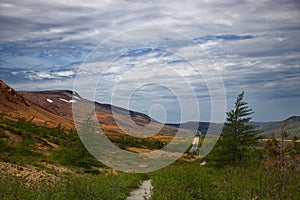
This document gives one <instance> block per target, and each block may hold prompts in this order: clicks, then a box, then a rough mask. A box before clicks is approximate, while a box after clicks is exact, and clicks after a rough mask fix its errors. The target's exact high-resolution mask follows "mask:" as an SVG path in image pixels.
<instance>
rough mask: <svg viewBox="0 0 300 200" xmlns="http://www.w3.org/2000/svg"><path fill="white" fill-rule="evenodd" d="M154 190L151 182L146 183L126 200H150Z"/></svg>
mask: <svg viewBox="0 0 300 200" xmlns="http://www.w3.org/2000/svg"><path fill="white" fill-rule="evenodd" d="M152 188H153V187H152V184H151V180H147V181H144V182H143V183H142V185H141V186H140V187H139V188H138V189H136V190H133V191H132V192H131V193H130V196H129V197H127V199H126V200H145V199H147V200H150V199H151V196H152Z"/></svg>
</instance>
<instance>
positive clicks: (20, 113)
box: [0, 80, 74, 129]
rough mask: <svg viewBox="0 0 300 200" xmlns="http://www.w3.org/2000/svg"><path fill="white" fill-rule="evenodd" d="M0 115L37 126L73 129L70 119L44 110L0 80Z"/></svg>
mask: <svg viewBox="0 0 300 200" xmlns="http://www.w3.org/2000/svg"><path fill="white" fill-rule="evenodd" d="M0 114H1V115H3V116H5V117H7V118H9V119H18V118H25V119H27V120H32V121H33V122H34V123H35V124H37V125H41V126H42V125H47V126H49V127H55V126H58V124H59V123H61V124H63V125H64V127H65V128H69V129H70V128H74V123H73V121H72V119H69V118H65V117H63V116H60V115H56V114H55V113H52V112H50V111H49V110H45V109H43V108H42V107H40V106H39V105H37V104H35V103H34V102H33V101H31V100H30V99H27V98H26V97H24V96H23V95H22V94H21V93H19V92H17V91H15V90H14V89H13V88H11V87H10V86H8V85H6V84H5V83H4V82H3V81H1V80H0Z"/></svg>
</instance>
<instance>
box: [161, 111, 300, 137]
mask: <svg viewBox="0 0 300 200" xmlns="http://www.w3.org/2000/svg"><path fill="white" fill-rule="evenodd" d="M283 123H286V127H285V130H286V131H287V133H288V134H289V137H288V138H292V137H294V136H297V137H298V138H300V116H292V117H289V118H287V119H285V120H282V121H276V122H256V121H251V122H249V124H253V125H256V126H257V129H261V130H263V131H264V132H263V133H262V135H263V136H265V137H270V136H271V135H272V133H279V131H280V129H281V126H282V125H283ZM167 125H169V126H174V127H177V128H178V127H180V128H183V129H188V130H196V129H197V130H199V131H200V132H201V133H203V134H207V132H208V128H209V126H211V127H210V131H219V130H220V128H221V127H222V124H220V123H210V122H193V121H192V122H186V123H182V124H180V123H174V124H171V123H170V124H167ZM196 127H198V128H196Z"/></svg>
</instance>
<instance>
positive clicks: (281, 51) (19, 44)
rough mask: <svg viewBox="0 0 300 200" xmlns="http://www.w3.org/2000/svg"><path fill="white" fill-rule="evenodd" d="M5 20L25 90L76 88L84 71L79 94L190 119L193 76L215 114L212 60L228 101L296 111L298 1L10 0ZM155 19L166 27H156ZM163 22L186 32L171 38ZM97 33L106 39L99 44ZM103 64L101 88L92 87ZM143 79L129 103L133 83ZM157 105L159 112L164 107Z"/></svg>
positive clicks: (12, 63)
mask: <svg viewBox="0 0 300 200" xmlns="http://www.w3.org/2000/svg"><path fill="white" fill-rule="evenodd" d="M0 24H1V30H0V34H1V38H0V79H3V80H4V81H6V82H7V83H9V84H11V85H12V86H14V87H16V88H17V89H20V90H43V89H54V88H55V89H57V88H62V89H72V88H73V84H74V80H75V77H76V75H77V73H78V72H79V73H80V74H81V75H82V76H85V77H87V78H86V81H85V82H84V83H82V86H83V87H85V88H87V89H86V90H84V91H80V93H81V95H82V96H85V97H87V98H90V99H93V98H96V100H98V101H101V102H106V103H110V102H111V95H112V93H113V92H114V93H113V94H115V99H114V103H116V104H117V105H119V106H124V107H131V108H132V109H136V110H140V111H142V112H145V113H148V112H150V111H151V109H150V108H151V105H154V104H161V105H162V106H164V107H165V111H166V113H167V115H168V117H167V120H168V121H178V120H185V121H186V120H193V119H194V117H193V116H194V113H193V108H192V107H191V111H190V116H185V117H184V118H183V119H180V111H179V110H178V99H177V97H178V96H179V97H182V98H184V99H185V100H186V102H187V104H188V102H189V101H192V97H191V94H190V93H189V92H188V91H189V90H187V89H186V88H184V87H183V85H184V83H189V84H190V87H191V88H192V89H193V91H194V92H195V95H196V96H197V98H198V101H199V102H198V103H199V109H200V110H201V119H203V120H206V121H209V120H210V117H211V114H210V97H211V96H210V91H209V88H208V86H207V83H208V82H209V83H210V84H213V81H214V79H215V78H216V75H215V74H213V72H212V71H211V70H212V69H211V68H209V67H207V66H208V64H209V63H214V65H215V68H216V69H217V70H218V71H219V73H220V75H221V76H222V78H223V81H224V85H225V89H226V95H227V102H228V107H227V109H229V108H230V107H232V102H233V101H234V98H235V96H236V95H237V94H238V93H239V92H241V91H243V90H245V91H246V99H247V101H248V102H249V103H250V106H251V107H252V108H253V110H254V111H255V112H256V114H255V118H254V120H281V119H283V118H285V117H288V116H289V115H299V114H300V106H298V105H296V103H295V102H299V100H300V89H299V88H300V84H299V83H300V66H299V63H300V62H299V61H300V38H299V35H300V6H299V3H298V2H297V1H284V2H283V1H271V0H266V1H251V0H250V1H237V0H228V1H220V0H214V1H187V2H184V3H183V2H181V1H151V2H150V1H149V2H145V1H139V0H127V1H110V0H107V1H94V0H93V1H83V0H74V1H58V0H57V1H56V0H54V1H48V2H45V1H36V0H22V1H21V0H15V1H13V2H12V1H6V0H4V1H2V2H1V3H0ZM151 27H156V28H162V31H161V32H160V31H158V29H157V31H155V32H153V31H152V32H151ZM143 28H144V29H143ZM134 30H138V31H137V32H134ZM164 30H169V31H170V32H174V34H175V35H176V34H179V35H181V36H182V37H178V38H176V36H172V37H171V36H170V37H167V36H166V35H164V32H165V31H164ZM133 33H138V34H137V35H135V34H133ZM149 38H152V39H153V38H154V39H155V40H153V41H154V42H153V41H152V42H150V41H149ZM182 38H189V39H190V41H193V42H187V41H184V40H182ZM107 41H109V42H107ZM101 42H104V43H105V44H106V46H103V45H102V46H101V45H100V46H98V48H96V47H97V45H99V44H100V43H101ZM199 46H200V47H201V48H202V49H203V51H202V52H199V51H198V50H197V49H198V48H199ZM166 49H167V50H166ZM206 53H207V54H206ZM89 55H92V57H88V59H87V60H85V59H86V58H87V56H89ZM93 56H94V57H93ZM187 58H188V60H187ZM84 61H85V62H84ZM82 62H84V64H82ZM191 63H193V64H195V65H197V66H192V65H191ZM206 64H207V65H206ZM80 67H81V69H80V70H79V68H80ZM195 67H196V68H197V69H200V72H199V71H197V70H196V69H195ZM100 72H104V73H101V75H102V77H101V80H102V82H101V84H100V85H99V87H98V89H97V90H96V94H95V92H94V91H92V90H90V89H89V88H91V86H92V85H93V84H94V83H95V80H98V79H99V73H100ZM209 73H211V74H212V75H211V76H210V77H209V78H208V77H202V76H201V75H203V76H205V75H206V74H209ZM208 79H209V80H208ZM207 81H208V82H207ZM150 82H153V83H160V84H149V83H150ZM142 83H145V85H144V86H143V87H141V88H136V91H135V93H132V99H131V101H130V102H128V101H127V100H126V98H127V96H126V95H128V91H129V89H130V88H134V87H137V86H140V84H142ZM161 83H165V86H168V85H169V86H170V87H172V88H176V89H177V90H176V92H177V93H178V94H176V95H175V94H172V91H170V90H168V88H167V87H164V86H163V85H162V84H161ZM116 91H117V92H116ZM151 112H152V114H153V116H155V117H158V119H159V116H160V114H161V115H163V113H162V111H161V113H160V111H158V110H157V109H152V111H151ZM162 118H163V117H162ZM161 120H162V119H161Z"/></svg>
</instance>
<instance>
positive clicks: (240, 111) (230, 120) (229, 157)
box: [213, 92, 261, 165]
mask: <svg viewBox="0 0 300 200" xmlns="http://www.w3.org/2000/svg"><path fill="white" fill-rule="evenodd" d="M243 98H244V92H242V93H241V94H239V95H238V96H237V98H236V101H235V105H234V109H232V110H230V111H229V112H227V113H226V114H227V121H226V123H225V125H224V128H223V132H222V136H221V137H220V140H219V141H218V143H217V146H216V150H215V153H213V156H214V160H215V161H216V164H217V165H224V164H225V165H226V164H232V165H236V164H239V163H240V161H242V160H243V159H245V158H246V157H247V155H248V153H249V151H250V150H251V149H253V147H254V146H255V145H256V144H257V141H258V138H259V136H258V134H259V133H261V131H259V130H256V126H255V125H253V124H249V121H250V120H251V119H252V118H251V117H250V115H252V114H253V112H252V109H250V108H248V106H247V103H246V102H245V101H244V100H243Z"/></svg>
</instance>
